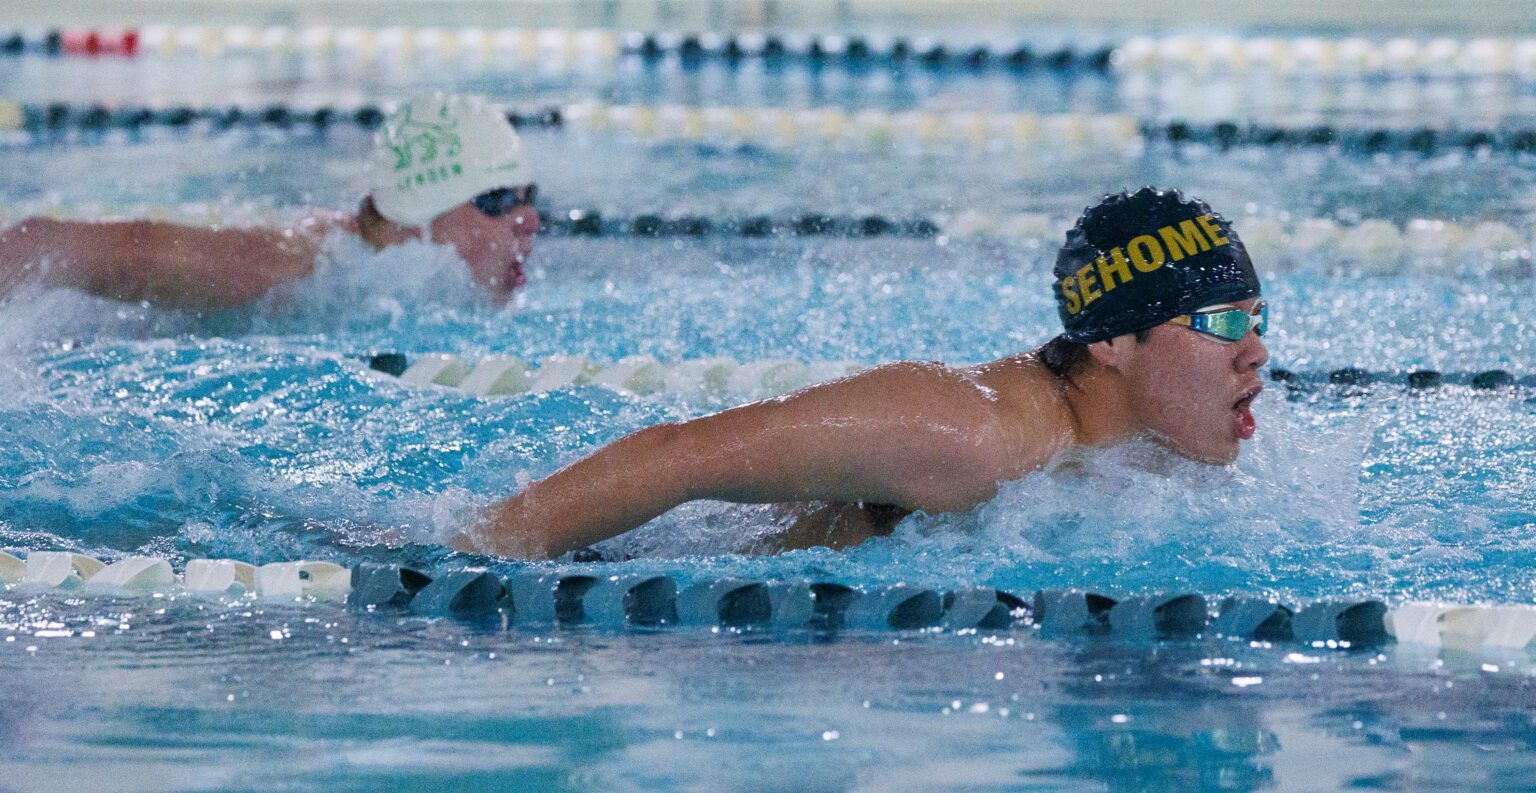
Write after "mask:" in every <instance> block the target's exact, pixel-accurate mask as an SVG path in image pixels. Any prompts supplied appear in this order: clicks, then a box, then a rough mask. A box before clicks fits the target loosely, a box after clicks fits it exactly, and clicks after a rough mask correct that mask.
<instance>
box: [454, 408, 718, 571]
mask: <svg viewBox="0 0 1536 793" xmlns="http://www.w3.org/2000/svg"><path fill="white" fill-rule="evenodd" d="M685 427H686V425H678V424H662V425H657V426H654V427H649V428H646V429H643V430H640V431H639V432H636V433H633V434H631V435H628V436H625V437H624V438H621V439H619V440H617V441H615V442H613V443H612V444H610V445H608V446H606V447H604V448H603V449H601V450H600V451H598V452H597V453H595V454H593V455H592V456H590V457H587V458H585V459H582V460H579V461H577V462H575V463H572V464H571V465H569V466H567V467H565V468H563V469H561V470H560V471H557V472H556V473H554V474H553V475H551V476H549V477H548V478H546V479H543V480H540V481H538V482H535V483H533V484H532V485H529V486H528V488H527V489H526V490H524V491H523V492H522V493H520V494H518V495H517V496H514V497H512V498H508V499H505V500H502V501H500V502H497V503H496V504H493V505H492V506H491V508H490V509H488V510H487V511H486V513H485V516H484V519H483V520H482V521H481V523H480V525H479V526H477V527H475V528H474V529H472V530H471V532H470V536H468V537H467V538H466V539H467V540H468V541H467V542H462V543H460V545H461V546H462V548H463V549H464V550H475V551H481V552H486V553H494V554H497V555H501V556H511V557H518V558H529V559H538V558H548V557H552V556H558V555H560V554H562V553H565V552H567V551H571V550H574V549H576V548H581V547H583V546H587V545H591V544H593V543H596V542H601V541H603V540H606V539H608V538H610V537H615V536H617V535H619V534H623V533H624V532H626V531H629V530H630V529H632V528H634V527H636V526H639V525H641V524H642V523H645V522H646V521H649V520H651V519H653V518H655V517H657V516H659V515H661V514H662V513H663V512H666V511H667V510H669V509H671V508H673V507H675V506H677V505H679V504H681V503H683V502H685V501H688V500H690V493H689V491H688V487H687V481H688V478H689V477H690V475H691V472H690V471H689V470H688V468H689V461H690V459H691V458H690V456H689V454H688V451H687V449H686V445H687V444H688V442H689V441H688V437H687V436H688V434H689V432H688V430H687V429H686V428H685Z"/></svg>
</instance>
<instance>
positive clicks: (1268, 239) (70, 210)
mask: <svg viewBox="0 0 1536 793" xmlns="http://www.w3.org/2000/svg"><path fill="white" fill-rule="evenodd" d="M305 211H306V210H302V209H299V208H292V207H288V208H282V207H272V206H265V205H260V204H255V203H241V204H234V203H187V204H178V205H169V206H166V205H151V204H141V205H109V204H106V203H94V202H87V203H79V204H69V205H65V204H62V203H57V202H53V201H36V200H34V201H18V202H10V203H0V226H6V225H9V224H12V223H16V222H20V221H23V220H25V219H26V218H29V217H48V218H54V219H74V220H112V219H148V220H161V221H170V222H177V223H185V224H190V225H210V226H258V225H259V226H281V225H285V224H287V223H291V222H293V221H295V220H297V219H298V218H299V217H300V216H302V214H303V213H304V212H305ZM540 220H541V229H540V233H541V234H544V235H546V236H556V237H576V238H599V237H608V238H626V237H631V238H640V239H651V238H674V239H676V238H694V239H703V238H739V239H744V240H749V239H798V238H811V237H836V238H848V239H876V238H880V239H889V238H913V239H933V240H936V241H939V242H948V241H950V240H965V239H973V240H984V241H985V240H996V241H1003V242H1014V243H1024V244H1028V245H1030V246H1031V247H1033V248H1041V249H1045V250H1050V249H1053V248H1055V247H1056V246H1057V245H1059V244H1060V241H1061V239H1062V237H1063V235H1064V234H1065V233H1066V230H1067V229H1068V228H1069V227H1070V226H1071V224H1072V221H1071V220H1070V219H1064V218H1057V217H1052V216H1050V215H1046V214H1042V213H1032V212H1021V213H997V212H990V211H986V210H963V211H960V212H956V213H950V214H945V215H935V216H932V217H893V216H890V215H884V214H877V213H871V214H865V215H843V216H838V215H828V214H823V213H819V212H799V213H793V214H787V215H778V216H770V215H739V216H707V215H694V214H686V213H665V214H660V213H658V214H649V213H648V214H641V215H633V216H611V215H604V214H603V213H602V212H600V211H598V210H596V209H560V210H556V209H547V208H546V209H542V210H541V211H540ZM1235 222H1236V223H1237V225H1238V227H1239V228H1240V229H1241V231H1242V237H1243V242H1244V243H1245V244H1246V245H1247V247H1248V250H1249V251H1250V252H1251V253H1252V254H1253V255H1254V257H1255V260H1256V261H1259V262H1261V263H1264V264H1265V266H1267V267H1273V268H1275V269H1277V270H1282V271H1286V270H1294V271H1303V270H1309V269H1312V270H1325V271H1338V272H1344V273H1354V274H1362V275H1383V276H1387V275H1395V274H1398V273H1403V272H1407V273H1415V274H1434V273H1441V274H1448V275H1457V274H1461V273H1462V271H1463V270H1466V271H1467V273H1468V274H1470V275H1473V276H1475V277H1484V276H1493V277H1497V278H1502V279H1506V280H1523V279H1528V278H1530V277H1531V276H1532V275H1533V274H1536V263H1533V261H1532V251H1536V237H1533V231H1536V230H1532V231H1522V230H1520V229H1517V228H1515V227H1513V226H1511V225H1509V224H1508V223H1504V222H1502V221H1496V220H1486V221H1481V222H1477V223H1465V224H1464V223H1458V222H1456V221H1452V220H1437V219H1429V218H1418V219H1414V220H1410V221H1408V222H1407V223H1404V224H1401V225H1399V224H1397V223H1393V222H1391V221H1387V220H1381V219H1365V220H1360V221H1357V222H1355V223H1351V224H1347V225H1346V224H1340V223H1339V222H1337V221H1335V220H1333V219H1331V218H1307V217H1302V218H1290V217H1286V218H1284V219H1280V218H1273V217H1260V216H1255V217H1241V218H1238V219H1236V221H1235ZM1319 262H1321V263H1323V264H1317V263H1319Z"/></svg>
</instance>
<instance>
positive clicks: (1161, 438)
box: [1143, 430, 1242, 468]
mask: <svg viewBox="0 0 1536 793" xmlns="http://www.w3.org/2000/svg"><path fill="white" fill-rule="evenodd" d="M1143 437H1144V438H1145V439H1146V440H1148V441H1151V442H1152V443H1154V444H1156V445H1157V446H1160V447H1162V448H1163V449H1164V450H1166V451H1168V452H1169V453H1170V454H1172V455H1174V456H1176V457H1180V458H1182V459H1185V460H1188V461H1190V462H1192V463H1200V464H1202V465H1209V466H1212V467H1217V468H1224V467H1226V466H1230V465H1233V464H1235V463H1236V462H1237V458H1238V456H1239V454H1240V453H1241V452H1242V446H1241V445H1240V443H1239V442H1237V441H1235V440H1234V441H1233V442H1232V444H1231V445H1230V446H1224V447H1223V448H1221V449H1195V448H1190V447H1189V446H1187V445H1185V444H1181V443H1179V442H1177V441H1175V440H1174V439H1172V438H1170V437H1168V436H1167V435H1163V434H1162V433H1159V432H1156V431H1153V430H1148V431H1147V432H1146V433H1145V434H1144V435H1143Z"/></svg>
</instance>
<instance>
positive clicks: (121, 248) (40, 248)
mask: <svg viewBox="0 0 1536 793" xmlns="http://www.w3.org/2000/svg"><path fill="white" fill-rule="evenodd" d="M323 228H324V226H323V225H320V224H319V223H318V222H316V223H311V224H309V225H308V226H305V225H301V226H300V227H298V228H297V229H287V230H281V231H280V230H275V229H262V228H251V229H246V228H222V229H216V228H202V227H194V226H182V225H178V224H174V223H163V222H159V221H149V220H129V221H111V222H91V221H69V220H52V219H49V218H31V219H28V220H26V221H23V222H22V223H19V224H17V225H16V226H14V227H12V228H11V229H8V230H7V231H6V232H5V233H4V235H3V236H0V279H3V280H0V289H7V290H8V289H9V288H14V286H15V284H16V283H19V282H20V281H22V280H25V279H27V278H29V277H36V278H37V279H38V280H39V281H40V282H41V283H42V284H43V285H45V286H59V287H68V288H71V289H79V290H81V291H83V292H88V293H90V294H93V295H99V296H101V297H109V298H112V299H115V300H127V301H138V300H148V301H151V302H153V303H157V304H160V305H168V306H177V307H182V308H218V307H225V306H232V305H238V304H240V303H244V302H248V301H250V300H254V299H256V298H258V297H260V296H261V295H263V294H265V293H266V292H267V291H268V290H269V289H271V288H272V287H273V286H275V285H276V284H277V283H279V282H281V281H284V280H288V279H291V278H297V277H302V276H304V275H307V274H308V273H309V272H310V271H311V270H312V269H313V267H314V252H315V250H316V248H317V246H318V242H317V239H318V233H319V231H321V230H323Z"/></svg>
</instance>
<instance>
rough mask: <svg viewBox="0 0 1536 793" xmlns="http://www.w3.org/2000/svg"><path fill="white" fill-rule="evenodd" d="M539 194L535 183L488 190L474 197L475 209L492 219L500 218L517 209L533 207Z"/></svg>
mask: <svg viewBox="0 0 1536 793" xmlns="http://www.w3.org/2000/svg"><path fill="white" fill-rule="evenodd" d="M538 194H539V187H538V185H535V184H533V183H531V182H530V183H528V184H525V185H523V186H521V187H498V188H496V189H494V190H487V191H485V192H483V193H481V194H480V195H477V196H475V197H474V199H473V201H474V204H475V209H478V210H480V212H481V214H484V215H485V216H486V217H490V218H499V217H501V216H502V215H505V214H507V213H508V212H511V211H512V210H514V209H516V208H517V207H523V206H532V205H533V200H534V198H536V197H537V196H538Z"/></svg>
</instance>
